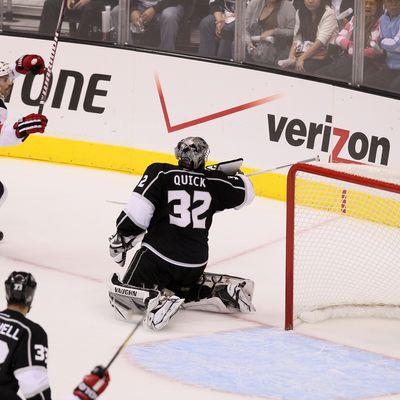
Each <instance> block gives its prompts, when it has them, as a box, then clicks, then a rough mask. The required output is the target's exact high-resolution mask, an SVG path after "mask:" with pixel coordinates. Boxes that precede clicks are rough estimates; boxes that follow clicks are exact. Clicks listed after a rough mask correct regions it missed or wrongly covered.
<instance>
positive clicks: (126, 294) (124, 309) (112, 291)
mask: <svg viewBox="0 0 400 400" xmlns="http://www.w3.org/2000/svg"><path fill="white" fill-rule="evenodd" d="M108 295H109V298H110V303H111V306H112V307H113V308H114V309H115V311H116V312H117V314H118V315H119V316H121V317H122V318H124V319H129V316H130V315H131V314H132V313H139V312H143V311H145V310H146V308H147V306H148V304H150V302H151V301H152V300H153V301H154V300H156V301H157V302H158V301H159V299H160V297H161V294H160V292H159V291H158V290H154V289H146V288H140V287H136V286H132V285H128V284H126V283H122V282H121V281H120V280H119V278H118V275H117V274H114V275H113V276H112V278H111V284H110V286H109V290H108Z"/></svg>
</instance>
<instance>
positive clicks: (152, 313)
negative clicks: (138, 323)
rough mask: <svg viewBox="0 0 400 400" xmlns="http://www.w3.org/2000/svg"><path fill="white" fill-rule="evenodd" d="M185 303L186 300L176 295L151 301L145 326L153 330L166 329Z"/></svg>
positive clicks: (144, 321)
mask: <svg viewBox="0 0 400 400" xmlns="http://www.w3.org/2000/svg"><path fill="white" fill-rule="evenodd" d="M184 301H185V299H181V298H180V297H178V296H175V295H172V296H164V297H162V298H161V299H157V298H154V299H152V300H150V301H149V304H148V307H147V311H146V316H145V318H144V320H143V324H144V325H145V326H147V327H149V328H150V329H153V330H160V329H162V328H164V327H165V326H166V325H167V324H168V322H169V321H170V319H171V318H172V317H173V316H174V315H175V314H176V313H177V312H178V310H179V308H180V307H181V305H182V303H183V302H184Z"/></svg>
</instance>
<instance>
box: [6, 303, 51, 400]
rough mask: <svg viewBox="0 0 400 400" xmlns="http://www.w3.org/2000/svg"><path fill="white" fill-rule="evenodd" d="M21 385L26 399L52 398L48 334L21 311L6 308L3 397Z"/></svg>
mask: <svg viewBox="0 0 400 400" xmlns="http://www.w3.org/2000/svg"><path fill="white" fill-rule="evenodd" d="M19 389H21V391H22V393H23V394H24V397H25V398H26V399H29V400H50V398H51V393H50V387H49V381H48V374H47V334H46V332H45V331H44V330H43V328H42V327H41V326H40V325H38V324H36V323H35V322H33V321H31V320H29V319H28V318H26V317H24V316H23V315H22V314H21V313H19V312H16V311H13V310H5V311H2V312H1V313H0V398H1V399H3V396H7V395H6V394H5V393H10V394H11V393H15V394H16V393H17V392H18V390H19ZM6 398H7V397H4V399H6ZM15 398H17V397H15Z"/></svg>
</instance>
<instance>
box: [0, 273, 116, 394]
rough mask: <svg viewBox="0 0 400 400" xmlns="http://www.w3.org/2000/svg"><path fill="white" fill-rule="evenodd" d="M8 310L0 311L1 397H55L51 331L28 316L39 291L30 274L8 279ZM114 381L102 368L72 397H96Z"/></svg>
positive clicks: (76, 389) (93, 373)
mask: <svg viewBox="0 0 400 400" xmlns="http://www.w3.org/2000/svg"><path fill="white" fill-rule="evenodd" d="M5 286H6V298H7V309H5V310H4V311H2V312H0V399H1V400H21V398H20V397H19V396H18V395H17V392H18V390H20V391H21V392H22V394H23V396H24V398H25V399H26V400H51V391H50V385H49V378H48V374H47V349H48V346H47V334H46V332H45V330H44V329H43V328H42V327H41V326H40V325H39V324H37V323H35V322H33V321H31V320H30V319H28V318H26V314H27V313H28V312H29V310H30V308H31V305H32V300H33V297H34V294H35V291H36V281H35V279H34V278H33V276H32V275H31V274H30V273H27V272H13V273H11V275H10V276H9V277H8V278H7V280H6V281H5ZM109 380H110V377H109V374H108V372H107V371H105V370H104V369H103V368H102V367H96V368H95V369H94V370H93V371H92V372H91V374H89V375H86V376H85V378H84V379H83V381H82V382H81V383H80V384H79V385H78V386H77V387H76V388H75V390H74V392H73V395H71V398H70V400H93V399H96V398H97V397H98V396H99V395H100V393H102V392H103V391H104V389H105V388H106V387H107V385H108V382H109Z"/></svg>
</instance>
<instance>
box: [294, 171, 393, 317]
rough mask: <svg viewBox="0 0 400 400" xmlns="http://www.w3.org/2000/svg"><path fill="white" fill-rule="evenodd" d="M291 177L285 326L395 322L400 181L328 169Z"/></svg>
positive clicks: (381, 173) (387, 175)
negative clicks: (352, 319)
mask: <svg viewBox="0 0 400 400" xmlns="http://www.w3.org/2000/svg"><path fill="white" fill-rule="evenodd" d="M293 176H294V179H293V184H294V187H293V190H294V192H293V193H294V195H293V198H292V199H290V196H289V191H290V190H291V189H290V184H289V187H288V221H289V223H288V229H292V230H293V241H292V245H291V244H290V243H288V246H287V257H288V260H289V262H288V268H289V270H290V268H292V277H293V278H292V282H287V288H289V289H287V292H289V293H287V296H289V303H290V296H292V308H293V313H292V317H291V316H290V315H289V314H290V313H291V310H290V305H289V310H288V306H287V310H286V312H287V319H288V318H289V319H292V321H294V322H296V320H303V321H306V322H313V321H319V320H323V319H326V318H335V317H344V316H381V317H389V318H400V173H399V172H395V171H391V170H389V169H386V168H376V167H371V166H362V165H349V164H327V165H318V166H305V170H302V168H301V167H300V169H298V170H296V171H295V174H294V175H293ZM360 177H361V178H360ZM289 182H290V181H289ZM290 208H292V219H293V221H292V225H291V224H290V218H289V216H290V214H291V213H290ZM288 237H290V235H288ZM289 276H290V274H289ZM290 291H292V293H291V294H290ZM287 302H288V297H287ZM288 313H289V314H288Z"/></svg>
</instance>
